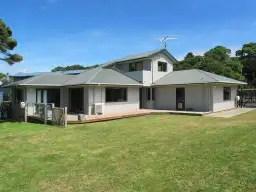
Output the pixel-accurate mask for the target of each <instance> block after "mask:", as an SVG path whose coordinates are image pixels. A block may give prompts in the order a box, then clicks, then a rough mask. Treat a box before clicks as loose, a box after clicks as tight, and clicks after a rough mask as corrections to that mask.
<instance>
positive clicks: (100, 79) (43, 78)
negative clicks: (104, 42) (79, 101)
mask: <svg viewBox="0 0 256 192" xmlns="http://www.w3.org/2000/svg"><path fill="white" fill-rule="evenodd" d="M99 84H102V85H131V86H142V84H140V83H139V82H138V81H136V80H134V79H132V78H130V77H128V76H126V75H125V74H123V73H122V72H119V71H117V70H116V69H107V68H101V67H98V68H94V69H90V70H87V71H85V72H83V73H81V74H79V75H63V74H53V73H46V74H42V75H39V76H35V77H30V78H27V79H24V80H21V81H17V82H13V83H10V84H8V85H6V86H4V87H15V86H49V87H54V86H55V87H56V86H59V87H61V86H73V85H99Z"/></svg>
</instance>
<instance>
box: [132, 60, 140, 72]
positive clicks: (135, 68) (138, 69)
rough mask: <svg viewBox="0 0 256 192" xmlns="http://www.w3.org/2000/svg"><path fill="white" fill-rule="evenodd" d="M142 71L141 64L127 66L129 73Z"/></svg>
mask: <svg viewBox="0 0 256 192" xmlns="http://www.w3.org/2000/svg"><path fill="white" fill-rule="evenodd" d="M142 70H143V62H136V63H130V64H129V71H130V72H132V71H142Z"/></svg>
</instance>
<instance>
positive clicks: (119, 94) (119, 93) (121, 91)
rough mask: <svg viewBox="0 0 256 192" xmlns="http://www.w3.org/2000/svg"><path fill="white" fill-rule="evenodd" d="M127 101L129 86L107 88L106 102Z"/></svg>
mask: <svg viewBox="0 0 256 192" xmlns="http://www.w3.org/2000/svg"><path fill="white" fill-rule="evenodd" d="M125 101H127V88H106V102H125Z"/></svg>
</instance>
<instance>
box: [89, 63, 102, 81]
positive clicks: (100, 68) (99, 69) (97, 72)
mask: <svg viewBox="0 0 256 192" xmlns="http://www.w3.org/2000/svg"><path fill="white" fill-rule="evenodd" d="M97 68H98V67H97ZM97 68H96V69H97ZM101 70H102V67H99V68H98V71H96V73H95V74H94V75H93V76H92V77H91V78H90V79H89V80H88V81H87V82H86V83H88V84H89V83H90V82H91V81H92V80H93V79H94V78H95V77H96V76H97V75H98V74H99V72H100V71H101Z"/></svg>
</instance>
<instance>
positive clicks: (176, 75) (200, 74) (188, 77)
mask: <svg viewBox="0 0 256 192" xmlns="http://www.w3.org/2000/svg"><path fill="white" fill-rule="evenodd" d="M204 83H228V84H246V83H245V82H242V81H237V80H235V79H231V78H227V77H224V76H221V75H216V74H213V73H209V72H206V71H202V70H198V69H191V70H182V71H173V72H171V73H168V74H167V75H165V76H164V77H162V78H160V79H159V80H157V81H155V82H154V85H184V84H204Z"/></svg>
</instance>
